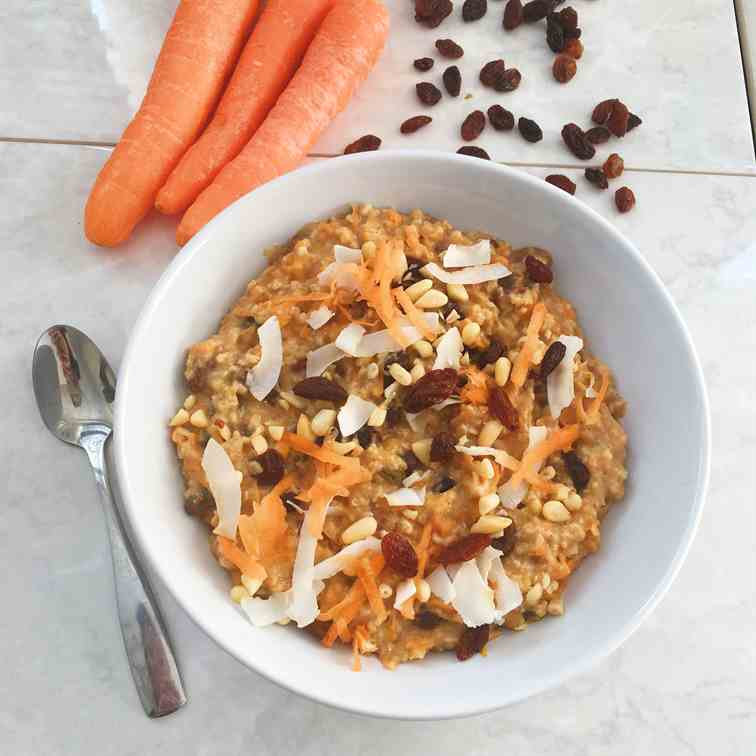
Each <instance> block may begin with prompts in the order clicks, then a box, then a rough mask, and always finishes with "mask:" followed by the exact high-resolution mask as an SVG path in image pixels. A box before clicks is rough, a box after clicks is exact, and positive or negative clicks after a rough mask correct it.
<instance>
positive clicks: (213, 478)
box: [202, 438, 242, 540]
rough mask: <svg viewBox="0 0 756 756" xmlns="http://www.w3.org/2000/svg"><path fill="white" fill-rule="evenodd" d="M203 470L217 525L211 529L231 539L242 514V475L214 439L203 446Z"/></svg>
mask: <svg viewBox="0 0 756 756" xmlns="http://www.w3.org/2000/svg"><path fill="white" fill-rule="evenodd" d="M202 469H203V470H204V471H205V476H206V477H207V482H208V484H209V486H210V492H211V493H212V494H213V498H214V499H215V506H216V508H217V510H218V525H217V527H216V528H215V530H214V531H213V532H214V533H216V535H222V536H225V537H226V538H230V539H231V540H234V539H235V538H236V526H237V525H238V523H239V514H240V513H241V480H242V474H241V473H240V472H239V471H238V470H237V469H236V468H235V467H234V465H233V463H232V462H231V458H230V457H229V456H228V454H226V450H225V449H224V448H223V447H222V446H221V445H220V444H219V443H218V442H217V441H216V440H215V439H214V438H211V439H210V440H209V441H208V442H207V445H206V446H205V451H204V452H203V454H202Z"/></svg>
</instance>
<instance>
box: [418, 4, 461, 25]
mask: <svg viewBox="0 0 756 756" xmlns="http://www.w3.org/2000/svg"><path fill="white" fill-rule="evenodd" d="M453 10H454V5H453V3H452V2H451V0H415V21H417V22H418V23H420V24H424V25H425V26H427V27H429V28H430V29H435V28H436V27H437V26H439V25H440V24H441V22H442V21H443V20H444V19H445V18H446V17H447V16H448V15H449V14H450V13H451V12H452V11H453Z"/></svg>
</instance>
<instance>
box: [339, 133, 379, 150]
mask: <svg viewBox="0 0 756 756" xmlns="http://www.w3.org/2000/svg"><path fill="white" fill-rule="evenodd" d="M380 146H381V138H380V137H377V136H376V135H375V134H365V136H361V137H360V138H359V139H355V140H354V142H352V143H351V144H348V145H347V146H346V147H344V154H345V155H352V154H353V153H355V152H372V151H373V150H377V149H378V148H379V147H380Z"/></svg>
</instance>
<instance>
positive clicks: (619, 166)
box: [604, 152, 625, 179]
mask: <svg viewBox="0 0 756 756" xmlns="http://www.w3.org/2000/svg"><path fill="white" fill-rule="evenodd" d="M624 170H625V161H624V160H623V159H622V158H621V157H620V156H619V155H618V154H617V153H616V152H613V153H612V154H611V155H609V157H608V158H607V159H606V162H605V163H604V173H605V174H606V177H607V178H610V179H614V178H617V177H619V176H621V175H622V171H624Z"/></svg>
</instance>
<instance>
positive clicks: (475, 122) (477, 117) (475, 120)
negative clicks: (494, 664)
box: [459, 110, 486, 142]
mask: <svg viewBox="0 0 756 756" xmlns="http://www.w3.org/2000/svg"><path fill="white" fill-rule="evenodd" d="M485 127H486V116H485V115H484V113H483V111H482V110H473V112H472V113H470V115H469V116H467V118H465V120H464V121H463V123H462V126H461V128H460V130H459V133H460V135H461V136H462V139H464V140H465V141H466V142H472V141H473V140H475V139H477V138H478V137H479V136H480V135H481V133H482V131H483V129H484V128H485Z"/></svg>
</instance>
